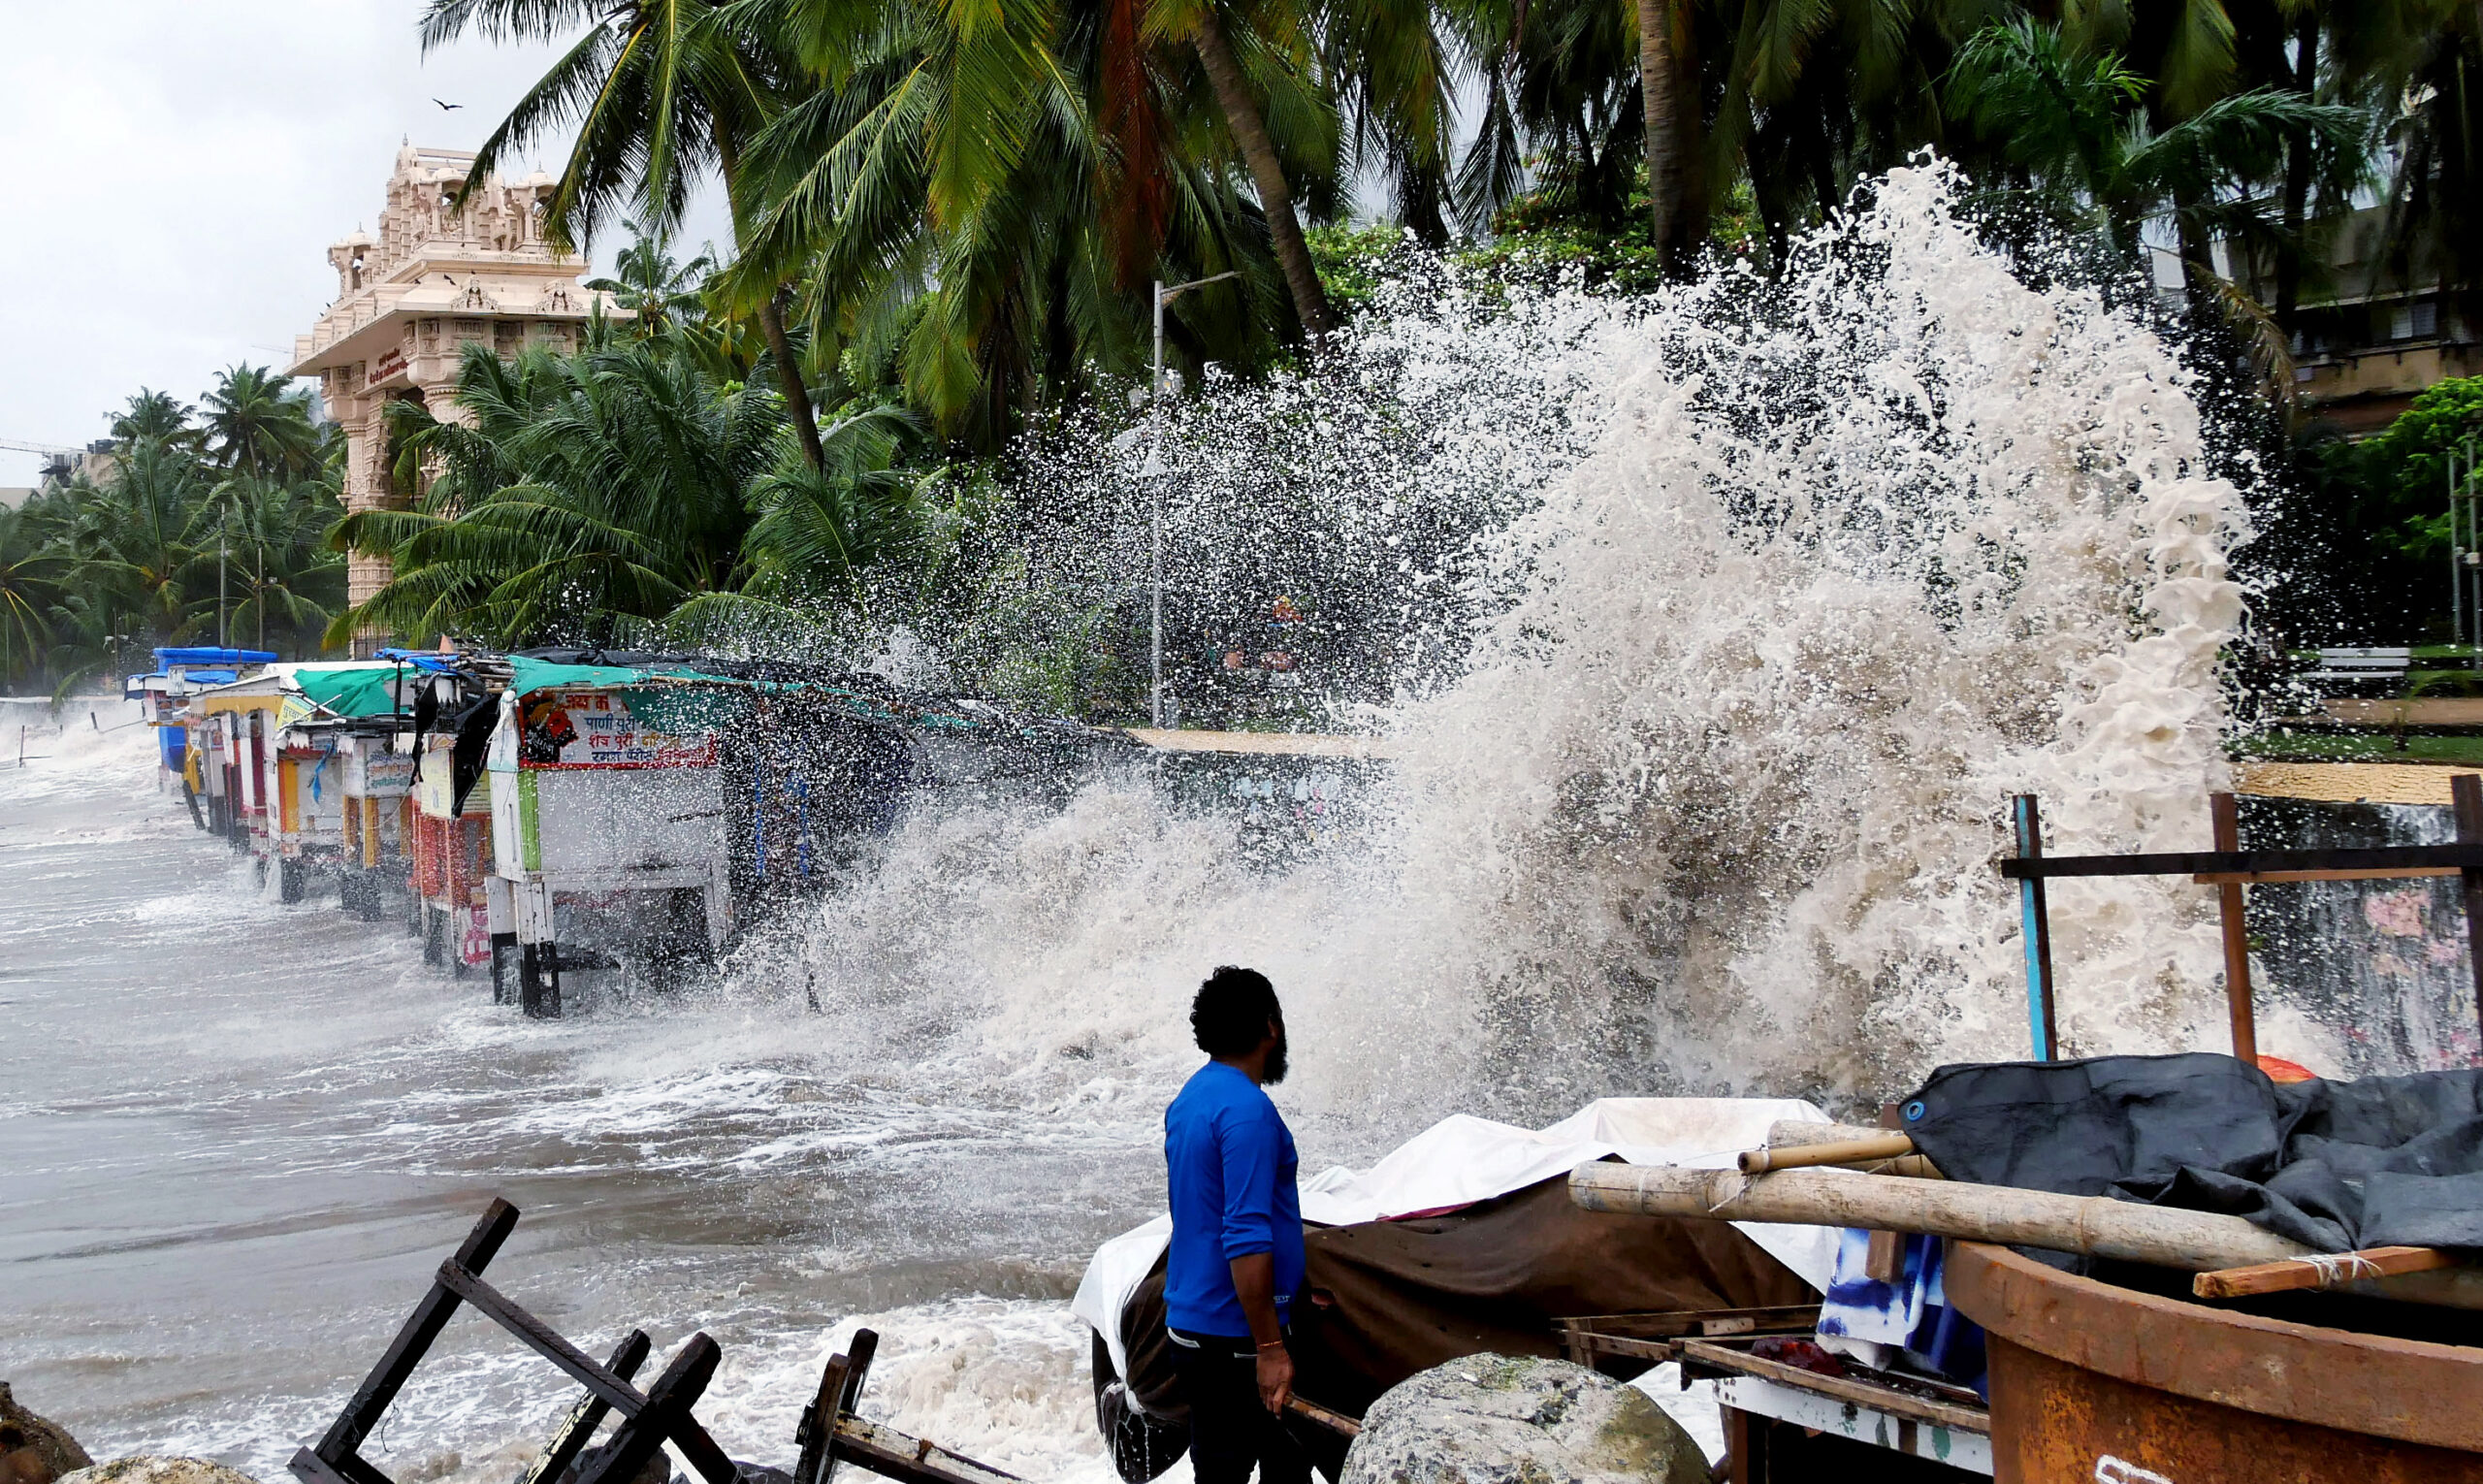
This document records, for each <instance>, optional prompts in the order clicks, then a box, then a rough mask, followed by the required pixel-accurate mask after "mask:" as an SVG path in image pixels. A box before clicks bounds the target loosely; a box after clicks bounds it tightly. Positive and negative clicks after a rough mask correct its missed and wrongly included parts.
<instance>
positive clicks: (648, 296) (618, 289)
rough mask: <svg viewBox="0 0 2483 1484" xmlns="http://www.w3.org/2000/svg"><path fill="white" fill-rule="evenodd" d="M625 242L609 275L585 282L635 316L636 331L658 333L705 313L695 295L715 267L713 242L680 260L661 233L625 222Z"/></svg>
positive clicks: (646, 333) (691, 320)
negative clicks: (687, 259)
mask: <svg viewBox="0 0 2483 1484" xmlns="http://www.w3.org/2000/svg"><path fill="white" fill-rule="evenodd" d="M628 226H629V236H630V239H631V241H630V242H629V246H627V247H624V248H622V249H621V251H620V254H619V255H618V256H617V257H616V258H615V259H614V261H613V265H612V269H613V273H614V274H616V276H614V277H610V278H589V279H588V280H587V281H586V286H587V287H588V288H591V289H600V290H602V291H603V292H604V293H607V294H610V295H611V296H612V297H613V300H614V302H615V303H617V304H619V305H620V306H621V310H622V312H623V313H625V314H627V315H629V317H630V318H631V319H634V320H635V321H637V326H638V333H639V334H641V335H660V334H662V333H663V332H665V331H668V330H671V329H673V328H675V327H677V326H680V325H684V324H694V323H696V322H697V321H699V320H701V319H704V318H705V317H706V305H705V303H704V302H703V301H702V300H700V298H699V297H698V293H699V289H700V287H701V285H703V284H704V283H705V282H706V279H707V275H708V274H712V273H714V272H715V271H716V253H715V249H714V248H713V247H709V248H708V249H707V250H706V251H704V252H701V253H700V254H698V256H696V257H694V258H692V259H691V260H690V261H689V262H687V263H684V262H681V261H680V260H679V259H677V258H675V257H674V256H673V255H672V252H671V250H670V246H669V244H668V243H667V242H666V241H665V239H664V237H663V234H661V232H648V231H646V230H644V229H642V228H640V227H639V226H638V224H637V223H635V222H630V223H629V224H628Z"/></svg>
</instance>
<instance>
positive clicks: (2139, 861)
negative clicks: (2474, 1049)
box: [1998, 773, 2483, 881]
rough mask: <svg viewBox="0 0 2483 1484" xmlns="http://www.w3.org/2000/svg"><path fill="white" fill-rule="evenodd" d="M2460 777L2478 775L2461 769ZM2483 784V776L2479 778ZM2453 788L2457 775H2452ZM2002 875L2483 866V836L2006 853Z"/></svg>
mask: <svg viewBox="0 0 2483 1484" xmlns="http://www.w3.org/2000/svg"><path fill="white" fill-rule="evenodd" d="M2457 776H2458V777H2459V778H2473V777H2475V775H2474V774H2471V773H2461V774H2459V775H2457ZM2477 781H2478V783H2483V779H2479V780H2477ZM2450 786H2451V788H2452V789H2454V788H2455V786H2456V780H2455V779H2451V780H2450ZM1998 863H1999V866H2000V874H2001V875H2003V876H2005V877H2008V878H2009V879H2011V880H2013V881H2051V880H2057V879H2059V878H2062V877H2069V876H2204V875H2214V874H2218V873H2226V872H2239V873H2265V872H2269V871H2387V870H2395V869H2397V868H2399V867H2402V866H2450V867H2454V868H2457V869H2460V870H2466V869H2474V870H2483V841H2459V842H2457V843H2456V844H2453V845H2390V846H2378V847H2368V848H2355V849H2351V850H2316V851H2175V852H2168V853H2162V854H2154V855H2040V856H2032V857H2028V856H2022V855H2004V856H2002V857H2000V860H1999V862H1998Z"/></svg>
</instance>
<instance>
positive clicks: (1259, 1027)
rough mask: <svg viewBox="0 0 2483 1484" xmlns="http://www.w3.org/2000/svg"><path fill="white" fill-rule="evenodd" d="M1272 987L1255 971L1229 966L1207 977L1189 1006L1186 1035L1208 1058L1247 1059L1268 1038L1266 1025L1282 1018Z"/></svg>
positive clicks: (1280, 1007)
mask: <svg viewBox="0 0 2483 1484" xmlns="http://www.w3.org/2000/svg"><path fill="white" fill-rule="evenodd" d="M1283 1016H1284V1008H1283V1007H1282V1006H1280V1005H1278V1004H1277V1003H1276V986H1275V985H1274V984H1269V983H1268V977H1267V976H1266V975H1264V974H1262V973H1260V972H1259V971H1258V970H1256V969H1240V968H1236V967H1234V966H1233V965H1231V964H1226V965H1224V966H1223V967H1222V968H1220V969H1218V970H1216V971H1215V972H1214V973H1212V974H1210V975H1209V976H1208V977H1207V982H1206V983H1205V984H1201V985H1199V993H1198V998H1197V999H1194V1000H1192V1001H1191V1002H1190V1034H1191V1035H1193V1036H1195V1037H1197V1038H1198V1043H1199V1049H1200V1050H1202V1051H1205V1052H1207V1053H1208V1054H1209V1056H1214V1057H1219V1058H1221V1057H1230V1056H1247V1055H1249V1054H1250V1053H1251V1052H1252V1051H1255V1050H1257V1049H1258V1048H1259V1042H1260V1041H1261V1040H1263V1039H1264V1038H1265V1037H1266V1036H1267V1034H1268V1022H1269V1021H1270V1020H1276V1019H1281V1018H1283Z"/></svg>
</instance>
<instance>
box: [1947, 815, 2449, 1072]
mask: <svg viewBox="0 0 2483 1484" xmlns="http://www.w3.org/2000/svg"><path fill="white" fill-rule="evenodd" d="M2449 798H2450V801H2451V807H2452V809H2453V810H2454V812H2455V815H2456V819H2457V841H2456V843H2455V844H2451V845H2395V846H2377V847H2371V848H2365V849H2349V850H2315V851H2245V850H2242V849H2241V848H2240V825H2239V823H2238V822H2239V806H2238V804H2237V801H2236V800H2235V798H2234V796H2233V795H2232V794H2230V793H2215V794H2210V795H2209V814H2210V819H2211V823H2212V827H2213V831H2214V839H2215V847H2216V848H2215V849H2214V850H2211V851H2191V852H2171V853H2159V854H2152V855H2045V854H2044V840H2043V816H2042V812H2041V810H2040V808H2039V807H2038V805H2037V803H2036V799H2035V795H2033V794H2031V793H2020V794H2018V795H2017V796H2016V797H2015V799H2014V800H2013V801H2012V806H2013V807H2012V810H2011V813H2012V817H2013V819H2014V821H2015V832H2016V854H2015V855H2008V856H2003V857H2002V858H2001V859H2000V860H1999V861H1997V862H1996V864H1997V865H1998V866H1999V868H2000V874H2001V875H2002V876H2003V877H2006V878H2008V879H2009V880H2012V881H2015V882H2016V883H2017V884H2018V901H2019V913H2020V918H2021V920H2022V928H2021V930H2022V931H2023V933H2024V935H2025V954H2026V1015H2027V1020H2028V1022H2029V1024H2030V1026H2031V1027H2032V1030H2033V1040H2034V1048H2035V1055H2034V1059H2035V1060H2037V1061H2052V1060H2056V1059H2058V1056H2059V1041H2058V1037H2057V1034H2056V1032H2055V1024H2056V1017H2055V1012H2054V993H2053V991H2054V983H2053V978H2052V958H2051V918H2050V910H2049V906H2048V902H2047V900H2046V896H2045V890H2044V885H2045V883H2046V882H2048V881H2052V880H2056V879H2059V878H2062V877H2079V876H2187V877H2189V878H2190V879H2191V880H2193V881H2195V882H2197V883H2199V884H2200V885H2201V886H2210V887H2217V888H2219V889H2218V899H2219V903H2220V906H2221V908H2222V913H2223V929H2224V963H2225V999H2226V1005H2227V1009H2228V1011H2229V1013H2230V1015H2231V1016H2232V1022H2233V1054H2234V1055H2235V1056H2237V1057H2240V1058H2241V1060H2243V1061H2248V1062H2251V1063H2253V1064H2254V1065H2255V1064H2256V1062H2257V1059H2258V1054H2259V1046H2258V1029H2257V1016H2256V1012H2255V1009H2254V1007H2253V1005H2252V1001H2251V990H2250V947H2249V939H2248V936H2247V934H2246V932H2245V929H2244V926H2243V921H2242V901H2241V887H2243V886H2244V885H2246V884H2249V883H2254V882H2304V881H2374V880H2383V879H2397V878H2403V877H2414V876H2456V877H2461V878H2463V881H2464V886H2465V897H2466V936H2467V957H2468V958H2469V960H2470V961H2471V964H2472V968H2473V973H2474V987H2475V1014H2476V1018H2477V1021H2478V1023H2483V776H2477V775H2475V774H2472V773H2459V774H2455V775H2453V776H2452V777H2451V778H2450V779H2449Z"/></svg>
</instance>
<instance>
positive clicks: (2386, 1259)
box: [2190, 1247, 2458, 1299]
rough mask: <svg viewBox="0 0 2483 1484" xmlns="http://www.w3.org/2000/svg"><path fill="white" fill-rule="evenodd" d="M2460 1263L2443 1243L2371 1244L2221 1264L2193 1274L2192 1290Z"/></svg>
mask: <svg viewBox="0 0 2483 1484" xmlns="http://www.w3.org/2000/svg"><path fill="white" fill-rule="evenodd" d="M2457 1265H2458V1260H2457V1258H2456V1257H2455V1256H2453V1255H2451V1254H2450V1253H2447V1252H2443V1251H2441V1250H2440V1249H2439V1248H2437V1247H2365V1248H2363V1249H2362V1250H2361V1251H2359V1252H2336V1253H2329V1254H2323V1255H2321V1256H2318V1257H2304V1258H2295V1259H2289V1260H2287V1261H2283V1262H2273V1263H2255V1264H2253V1265H2251V1266H2250V1267H2247V1268H2219V1269H2217V1270H2216V1271H2214V1272H2212V1273H2202V1274H2199V1275H2198V1276H2196V1277H2194V1278H2192V1279H2190V1292H2192V1293H2194V1294H2196V1295H2198V1296H2199V1297H2200V1298H2202V1299H2239V1298H2242V1297H2244V1296H2246V1295H2249V1294H2256V1293H2288V1292H2291V1291H2293V1290H2295V1289H2300V1288H2336V1287H2338V1286H2340V1285H2342V1284H2345V1283H2354V1282H2360V1281H2362V1280H2364V1279H2366V1278H2380V1277H2395V1276H2396V1275H2397V1274H2401V1273H2432V1272H2436V1271H2437V1270H2439V1269H2442V1268H2454V1267H2456V1266H2457Z"/></svg>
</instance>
